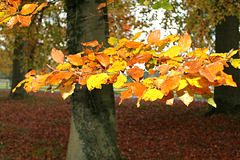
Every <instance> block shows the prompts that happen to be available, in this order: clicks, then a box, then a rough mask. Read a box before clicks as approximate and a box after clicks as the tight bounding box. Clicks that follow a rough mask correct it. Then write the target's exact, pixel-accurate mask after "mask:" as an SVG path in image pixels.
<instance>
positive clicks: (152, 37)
mask: <svg viewBox="0 0 240 160" xmlns="http://www.w3.org/2000/svg"><path fill="white" fill-rule="evenodd" d="M160 38H161V32H160V30H155V31H153V32H151V33H150V34H149V36H148V38H147V42H148V43H157V42H158V41H159V40H160Z"/></svg>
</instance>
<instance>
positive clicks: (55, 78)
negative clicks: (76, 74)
mask: <svg viewBox="0 0 240 160" xmlns="http://www.w3.org/2000/svg"><path fill="white" fill-rule="evenodd" d="M72 75H73V73H72V72H69V71H54V72H52V73H51V74H50V75H49V76H48V78H47V80H46V85H48V84H52V85H57V84H59V83H60V82H61V81H62V80H64V79H69V78H70V77H71V76H72Z"/></svg>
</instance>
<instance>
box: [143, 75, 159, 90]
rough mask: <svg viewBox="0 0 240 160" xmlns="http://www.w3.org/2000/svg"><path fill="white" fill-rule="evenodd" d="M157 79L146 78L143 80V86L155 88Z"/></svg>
mask: <svg viewBox="0 0 240 160" xmlns="http://www.w3.org/2000/svg"><path fill="white" fill-rule="evenodd" d="M156 79H157V78H156V77H150V78H146V79H144V80H143V82H142V83H143V85H145V86H146V87H148V88H151V87H153V86H154V81H155V80H156Z"/></svg>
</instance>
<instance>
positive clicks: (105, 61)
mask: <svg viewBox="0 0 240 160" xmlns="http://www.w3.org/2000/svg"><path fill="white" fill-rule="evenodd" d="M96 59H97V61H98V62H99V63H100V64H101V65H102V66H103V67H105V68H106V67H108V65H109V64H110V57H109V56H108V55H106V54H104V53H102V54H99V55H97V56H96Z"/></svg>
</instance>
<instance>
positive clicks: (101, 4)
mask: <svg viewBox="0 0 240 160" xmlns="http://www.w3.org/2000/svg"><path fill="white" fill-rule="evenodd" d="M106 5H107V4H106V3H100V4H99V5H98V7H97V9H101V8H103V7H106Z"/></svg>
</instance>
